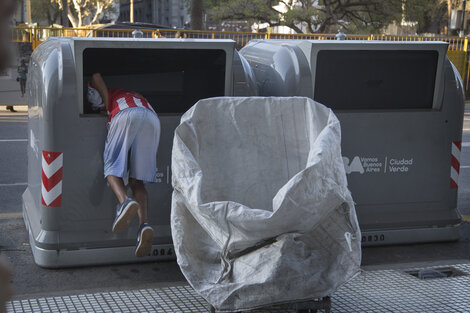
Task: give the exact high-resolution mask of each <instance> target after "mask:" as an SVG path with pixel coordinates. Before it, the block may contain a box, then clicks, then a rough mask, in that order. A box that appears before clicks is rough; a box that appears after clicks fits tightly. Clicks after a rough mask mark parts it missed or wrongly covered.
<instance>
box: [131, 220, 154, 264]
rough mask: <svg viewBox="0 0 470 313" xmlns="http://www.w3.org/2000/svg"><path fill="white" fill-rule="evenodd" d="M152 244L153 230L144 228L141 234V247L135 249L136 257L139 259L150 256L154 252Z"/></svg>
mask: <svg viewBox="0 0 470 313" xmlns="http://www.w3.org/2000/svg"><path fill="white" fill-rule="evenodd" d="M152 243H153V229H152V228H150V227H149V228H144V230H142V233H141V238H140V242H139V245H138V246H137V248H136V249H135V256H136V257H138V258H141V257H144V256H148V255H149V254H150V251H151V250H152Z"/></svg>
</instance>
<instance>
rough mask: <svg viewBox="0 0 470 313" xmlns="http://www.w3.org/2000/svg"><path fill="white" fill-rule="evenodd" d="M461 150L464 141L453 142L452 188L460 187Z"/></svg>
mask: <svg viewBox="0 0 470 313" xmlns="http://www.w3.org/2000/svg"><path fill="white" fill-rule="evenodd" d="M460 151H462V142H461V141H454V142H452V157H451V158H452V159H451V167H450V188H459V185H458V181H459V172H460Z"/></svg>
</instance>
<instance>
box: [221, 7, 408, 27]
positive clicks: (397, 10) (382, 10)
mask: <svg viewBox="0 0 470 313" xmlns="http://www.w3.org/2000/svg"><path fill="white" fill-rule="evenodd" d="M214 1H215V0H214ZM215 2H216V3H215V6H214V7H213V10H212V16H213V18H215V19H217V20H224V19H248V20H251V21H255V22H262V23H269V25H271V26H281V25H284V26H288V27H290V28H292V29H294V30H295V31H296V32H299V33H300V32H303V30H304V29H305V30H306V31H307V32H309V33H314V32H318V33H331V32H335V31H336V30H337V29H338V28H340V27H341V28H343V29H344V30H346V31H349V32H360V31H366V32H377V31H379V30H380V29H381V28H383V27H384V26H385V25H388V24H389V23H391V22H393V21H395V20H399V19H401V6H402V0H386V1H385V0H281V1H278V0H219V1H215Z"/></svg>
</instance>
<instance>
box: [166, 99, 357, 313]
mask: <svg viewBox="0 0 470 313" xmlns="http://www.w3.org/2000/svg"><path fill="white" fill-rule="evenodd" d="M340 143H341V130H340V124H339V121H338V119H337V118H336V116H335V115H334V114H333V112H332V111H331V110H330V109H328V108H326V107H325V106H323V105H321V104H319V103H316V102H314V101H313V100H311V99H308V98H301V97H288V98H260V97H251V98H239V97H237V98H231V97H221V98H211V99H205V100H201V101H199V102H198V103H196V104H195V105H194V106H193V107H192V108H191V109H190V110H189V111H188V112H186V113H185V114H184V115H183V117H182V119H181V123H180V125H179V126H178V128H177V129H176V131H175V137H174V144H173V154H172V172H173V176H172V181H173V187H174V192H173V201H172V212H171V228H172V236H173V243H174V246H175V251H176V255H177V260H178V264H179V266H180V267H181V270H182V272H183V274H184V275H185V277H186V278H187V280H188V282H189V283H190V284H191V286H192V287H193V288H194V289H195V290H196V291H197V292H198V293H200V294H201V295H202V296H203V297H204V298H205V299H206V300H207V301H208V302H209V303H210V304H212V305H213V306H214V307H215V308H216V310H218V311H235V310H249V309H253V308H258V307H264V306H268V305H271V304H277V303H285V302H291V301H302V300H308V299H313V298H320V297H323V296H327V295H331V294H332V293H333V292H334V291H335V290H336V289H337V288H338V287H339V286H340V285H342V284H343V283H345V282H347V281H348V280H349V279H350V278H351V277H353V276H354V275H355V274H357V273H358V271H359V267H360V262H361V244H360V239H361V236H360V230H359V226H358V222H357V218H356V213H355V209H354V203H353V200H352V198H351V194H350V192H349V190H348V188H347V181H346V174H345V170H344V165H343V160H342V157H341V146H340Z"/></svg>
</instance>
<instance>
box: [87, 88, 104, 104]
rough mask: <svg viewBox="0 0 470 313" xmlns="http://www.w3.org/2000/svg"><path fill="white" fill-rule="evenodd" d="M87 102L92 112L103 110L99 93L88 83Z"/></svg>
mask: <svg viewBox="0 0 470 313" xmlns="http://www.w3.org/2000/svg"><path fill="white" fill-rule="evenodd" d="M87 100H88V102H89V103H90V104H91V109H92V110H93V111H99V110H102V109H104V103H103V99H102V98H101V95H100V93H99V92H98V90H96V89H95V88H94V87H93V86H92V85H91V84H90V83H88V91H87Z"/></svg>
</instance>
